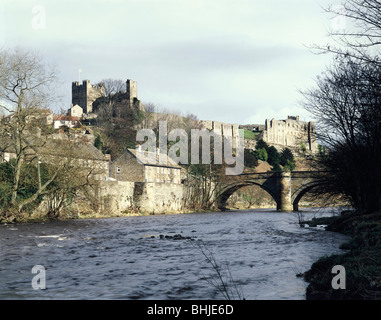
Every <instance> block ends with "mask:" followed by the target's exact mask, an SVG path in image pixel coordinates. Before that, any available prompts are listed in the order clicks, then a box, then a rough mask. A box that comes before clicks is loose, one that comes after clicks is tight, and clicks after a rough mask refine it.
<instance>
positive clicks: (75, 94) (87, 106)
mask: <svg viewBox="0 0 381 320" xmlns="http://www.w3.org/2000/svg"><path fill="white" fill-rule="evenodd" d="M117 94H119V95H122V98H124V99H125V100H126V102H127V107H137V108H138V109H139V110H143V109H144V107H143V105H142V103H141V101H140V100H139V99H138V86H137V82H136V81H133V80H130V79H127V81H126V92H119V93H117ZM101 97H105V88H104V85H103V84H102V83H99V84H96V85H93V84H91V82H90V80H83V81H82V84H81V83H79V82H78V81H75V82H72V86H71V103H72V105H73V107H74V106H76V105H78V106H79V107H81V108H82V110H83V113H85V114H89V113H92V112H93V111H94V110H93V109H94V108H93V107H94V102H95V101H96V100H97V99H98V98H101ZM73 107H72V108H73Z"/></svg>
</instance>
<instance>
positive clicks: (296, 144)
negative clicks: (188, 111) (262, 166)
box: [201, 116, 318, 153]
mask: <svg viewBox="0 0 381 320" xmlns="http://www.w3.org/2000/svg"><path fill="white" fill-rule="evenodd" d="M201 123H202V126H203V127H204V128H205V129H208V130H214V131H215V132H216V133H219V134H222V135H224V136H225V135H226V136H230V137H233V141H234V139H235V137H237V136H238V134H239V133H238V128H239V129H245V130H248V131H252V132H254V133H256V134H258V135H257V138H256V139H255V140H250V139H245V148H246V149H254V148H255V145H256V141H257V140H259V139H263V141H265V142H267V144H269V145H272V146H274V147H275V148H277V149H278V150H279V151H280V150H282V149H283V148H285V147H288V148H290V149H293V150H295V151H309V152H312V153H315V152H317V150H318V144H317V139H316V132H315V125H314V122H312V121H309V122H304V121H300V119H299V116H288V117H287V119H285V120H275V119H271V120H270V119H266V120H265V124H264V125H262V124H247V125H237V124H230V123H221V122H218V121H205V120H202V121H201Z"/></svg>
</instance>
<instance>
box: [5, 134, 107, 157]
mask: <svg viewBox="0 0 381 320" xmlns="http://www.w3.org/2000/svg"><path fill="white" fill-rule="evenodd" d="M23 140H24V143H25V144H27V145H29V146H30V148H28V149H27V150H26V151H25V153H26V155H29V156H33V154H35V152H36V151H35V150H37V153H38V154H40V155H52V156H58V157H63V158H64V157H68V156H70V157H73V158H76V159H86V160H99V161H109V160H110V155H105V154H103V153H102V151H100V150H98V149H97V148H96V147H95V146H94V145H93V144H92V143H88V142H81V141H73V140H69V139H52V138H50V137H49V138H46V137H42V138H37V137H35V136H30V137H27V138H24V139H23ZM2 149H3V150H2ZM0 152H10V153H15V148H14V145H13V143H12V142H11V140H10V139H9V138H7V139H4V138H2V139H0Z"/></svg>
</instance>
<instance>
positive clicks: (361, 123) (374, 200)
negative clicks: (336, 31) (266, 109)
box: [304, 56, 381, 212]
mask: <svg viewBox="0 0 381 320" xmlns="http://www.w3.org/2000/svg"><path fill="white" fill-rule="evenodd" d="M316 85H317V87H316V88H315V89H312V90H309V91H305V92H304V96H305V98H306V102H305V103H304V106H305V108H306V109H307V110H308V111H310V112H311V113H312V114H313V115H314V116H315V117H316V118H317V119H319V120H318V122H317V132H318V138H319V140H320V141H321V142H322V144H323V145H324V146H325V147H326V148H327V152H325V153H320V154H319V157H318V159H317V161H316V162H315V165H316V167H317V169H320V170H326V171H329V172H331V174H330V175H328V176H327V177H326V179H325V181H323V182H324V183H322V187H321V188H320V191H322V192H328V193H331V194H341V193H343V194H345V195H346V196H347V197H348V198H349V199H350V200H351V202H352V204H353V205H354V206H355V207H356V208H357V209H359V210H360V211H363V212H373V211H377V210H379V209H381V168H380V166H379V164H380V163H381V66H380V65H379V64H378V63H372V62H367V63H364V62H361V61H359V60H356V59H353V58H351V57H349V56H348V57H343V56H338V57H337V59H336V63H335V64H334V65H333V66H332V67H330V68H329V69H328V70H327V71H326V72H325V73H324V74H323V76H322V77H319V78H318V79H317V82H316Z"/></svg>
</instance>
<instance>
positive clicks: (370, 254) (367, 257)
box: [303, 212, 381, 300]
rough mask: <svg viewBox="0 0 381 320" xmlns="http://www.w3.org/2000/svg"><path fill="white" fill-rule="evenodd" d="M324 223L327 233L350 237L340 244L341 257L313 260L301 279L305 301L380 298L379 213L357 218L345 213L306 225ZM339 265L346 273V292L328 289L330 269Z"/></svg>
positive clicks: (380, 250) (355, 215) (380, 235)
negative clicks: (306, 283) (306, 284)
mask: <svg viewBox="0 0 381 320" xmlns="http://www.w3.org/2000/svg"><path fill="white" fill-rule="evenodd" d="M308 223H309V224H310V225H312V224H313V223H317V224H321V223H328V224H329V226H328V230H330V231H338V232H342V233H345V234H347V235H350V236H351V237H352V238H351V240H349V241H348V242H346V243H343V244H342V245H341V248H342V249H346V250H348V251H347V252H346V253H345V254H342V255H333V256H329V257H323V258H321V259H319V260H318V261H316V262H315V263H314V264H313V265H312V267H311V269H310V270H309V271H307V272H306V273H305V274H304V275H303V276H304V278H305V280H306V281H308V282H309V283H310V284H309V286H308V288H307V292H306V296H307V299H330V300H332V299H356V300H364V299H365V300H379V299H380V298H381V214H380V212H378V213H374V214H366V215H359V214H355V213H354V212H347V213H345V214H343V215H341V216H336V217H331V218H330V221H329V220H325V221H322V220H320V221H319V220H317V221H312V223H311V222H308ZM335 265H342V266H344V268H345V270H346V289H345V290H334V289H332V285H331V281H332V277H333V274H332V267H333V266H335Z"/></svg>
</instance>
